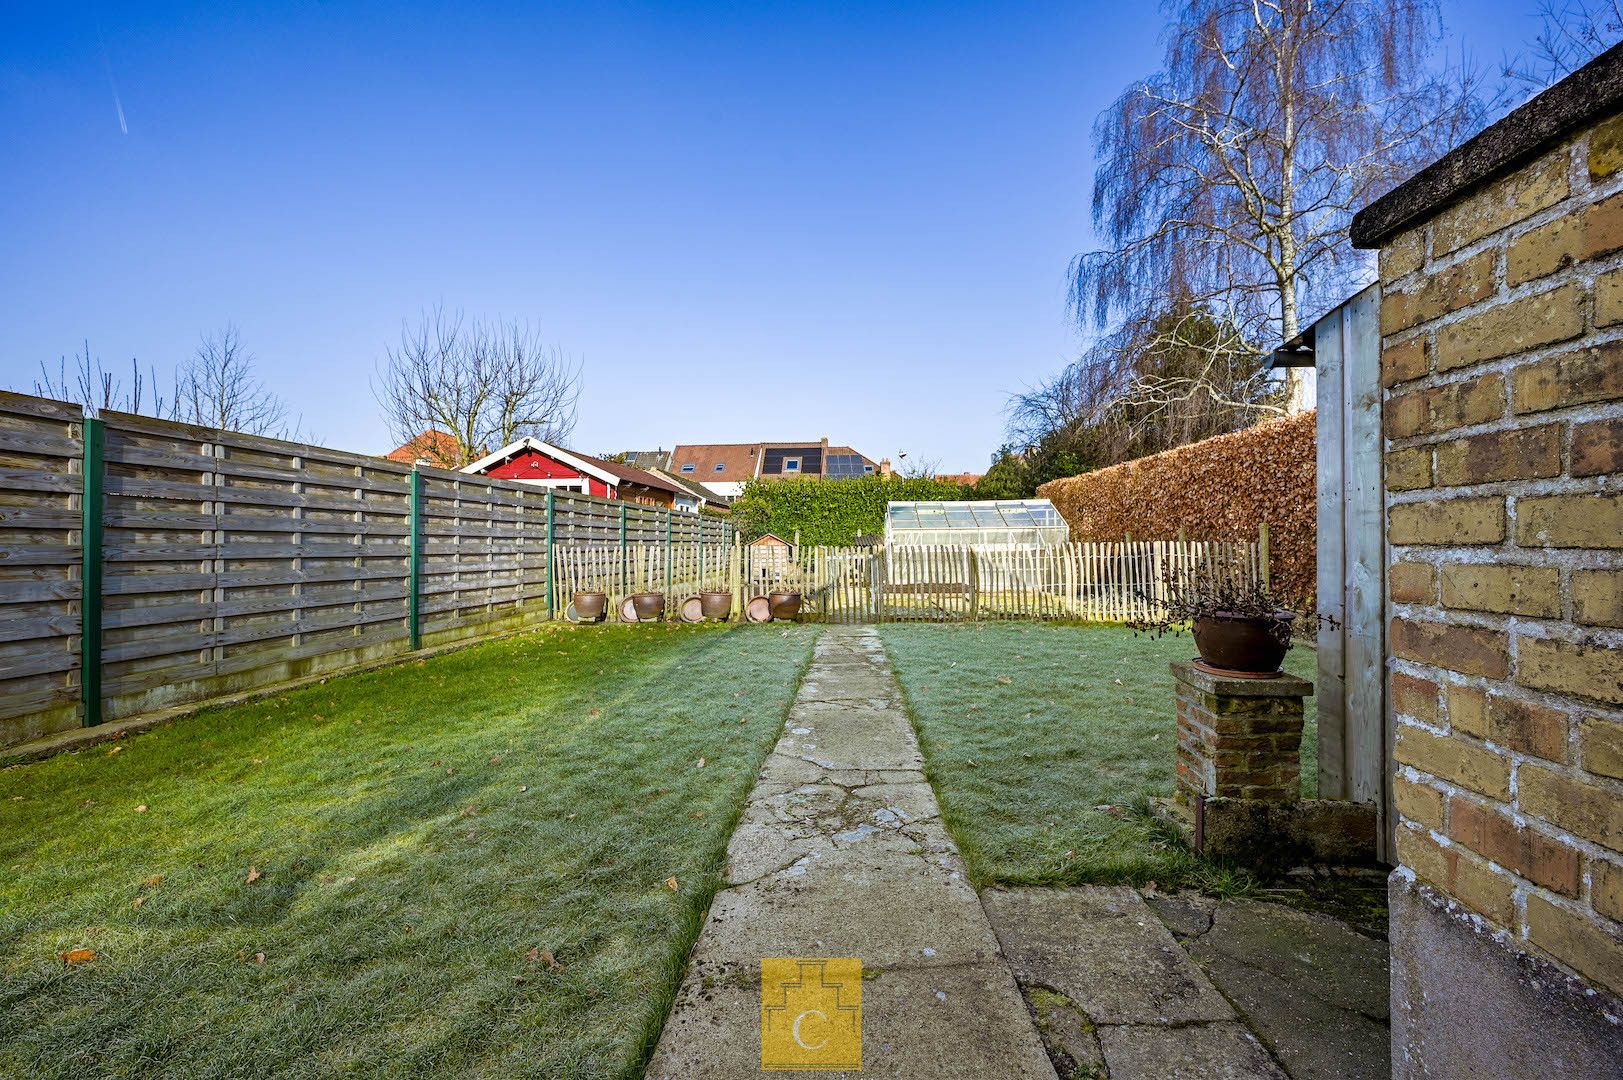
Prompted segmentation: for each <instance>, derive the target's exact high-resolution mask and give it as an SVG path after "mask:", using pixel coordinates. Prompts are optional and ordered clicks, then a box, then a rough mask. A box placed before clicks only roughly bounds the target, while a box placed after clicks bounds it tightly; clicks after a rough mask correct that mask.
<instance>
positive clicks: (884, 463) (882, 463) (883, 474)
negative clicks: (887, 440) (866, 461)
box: [879, 457, 890, 480]
mask: <svg viewBox="0 0 1623 1080" xmlns="http://www.w3.org/2000/svg"><path fill="white" fill-rule="evenodd" d="M879 479H881V480H889V479H890V458H888V457H887V458H880V459H879Z"/></svg>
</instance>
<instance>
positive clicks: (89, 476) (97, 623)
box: [79, 417, 107, 727]
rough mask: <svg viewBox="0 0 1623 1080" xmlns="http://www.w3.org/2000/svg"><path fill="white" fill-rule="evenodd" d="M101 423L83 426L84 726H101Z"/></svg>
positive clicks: (81, 680)
mask: <svg viewBox="0 0 1623 1080" xmlns="http://www.w3.org/2000/svg"><path fill="white" fill-rule="evenodd" d="M102 439H103V434H102V426H101V421H100V420H97V419H96V418H94V417H86V418H85V423H84V444H85V452H84V461H83V469H84V475H83V476H82V477H81V479H82V480H83V482H84V490H83V492H82V493H81V501H82V503H83V511H84V515H83V521H82V522H81V531H80V534H79V541H80V568H79V590H80V591H79V696H80V699H81V701H82V702H83V703H84V726H85V727H94V726H95V725H97V724H99V723H101V514H102V480H103V478H104V477H105V476H106V473H107V470H106V467H105V465H104V463H103V442H102Z"/></svg>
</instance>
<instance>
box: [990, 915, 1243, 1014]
mask: <svg viewBox="0 0 1623 1080" xmlns="http://www.w3.org/2000/svg"><path fill="white" fill-rule="evenodd" d="M981 901H982V903H983V904H985V906H986V911H987V914H988V915H989V916H990V917H991V920H992V926H993V927H994V928H995V930H996V931H997V937H998V941H999V942H1000V943H1001V944H1002V946H1003V953H1004V955H1005V956H1006V957H1008V960H1009V965H1010V967H1011V968H1013V970H1014V974H1015V978H1017V979H1018V980H1019V981H1020V983H1021V985H1022V986H1040V987H1047V988H1048V989H1050V990H1055V991H1058V992H1059V993H1061V994H1063V995H1065V996H1066V997H1067V998H1069V999H1070V1000H1071V1001H1073V1002H1075V1004H1076V1005H1077V1007H1078V1008H1080V1009H1082V1011H1083V1012H1085V1013H1087V1015H1088V1016H1089V1017H1091V1018H1092V1020H1093V1022H1094V1023H1096V1024H1101V1025H1102V1024H1160V1025H1168V1024H1194V1023H1209V1022H1212V1021H1219V1020H1233V1019H1235V1015H1234V1010H1233V1009H1232V1008H1230V1007H1229V1003H1228V1002H1227V1001H1225V1000H1224V999H1223V995H1222V994H1219V993H1218V992H1217V991H1216V989H1214V988H1213V987H1212V984H1211V982H1210V981H1208V980H1207V978H1206V976H1205V975H1203V974H1201V971H1200V969H1199V968H1198V967H1196V966H1195V964H1194V963H1193V962H1192V961H1191V960H1190V959H1189V956H1188V955H1187V954H1186V953H1185V952H1184V951H1183V949H1182V948H1181V947H1180V946H1179V945H1178V943H1177V942H1176V941H1174V940H1173V938H1172V934H1171V933H1170V932H1169V931H1168V930H1167V928H1166V926H1165V925H1163V924H1162V922H1161V920H1160V919H1158V918H1156V916H1155V913H1154V912H1152V911H1151V910H1150V909H1149V906H1148V905H1146V904H1145V903H1144V898H1143V897H1141V896H1139V895H1138V893H1136V892H1134V891H1133V890H1132V889H1130V888H1127V887H1126V886H1102V885H1094V886H1086V887H1082V888H1075V889H1059V888H1037V889H988V890H986V892H985V893H984V894H982V896H981Z"/></svg>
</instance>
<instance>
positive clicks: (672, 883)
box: [665, 877, 677, 892]
mask: <svg viewBox="0 0 1623 1080" xmlns="http://www.w3.org/2000/svg"><path fill="white" fill-rule="evenodd" d="M665 887H666V888H667V889H669V890H671V892H675V891H676V888H677V885H676V879H675V878H674V877H668V878H666V879H665Z"/></svg>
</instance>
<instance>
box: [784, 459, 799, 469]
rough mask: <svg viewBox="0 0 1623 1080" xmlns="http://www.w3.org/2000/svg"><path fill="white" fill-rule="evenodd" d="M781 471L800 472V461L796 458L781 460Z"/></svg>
mask: <svg viewBox="0 0 1623 1080" xmlns="http://www.w3.org/2000/svg"><path fill="white" fill-rule="evenodd" d="M783 471H784V472H799V471H800V459H799V458H797V457H786V458H784V459H783Z"/></svg>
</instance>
